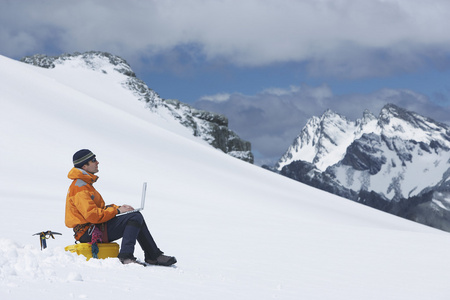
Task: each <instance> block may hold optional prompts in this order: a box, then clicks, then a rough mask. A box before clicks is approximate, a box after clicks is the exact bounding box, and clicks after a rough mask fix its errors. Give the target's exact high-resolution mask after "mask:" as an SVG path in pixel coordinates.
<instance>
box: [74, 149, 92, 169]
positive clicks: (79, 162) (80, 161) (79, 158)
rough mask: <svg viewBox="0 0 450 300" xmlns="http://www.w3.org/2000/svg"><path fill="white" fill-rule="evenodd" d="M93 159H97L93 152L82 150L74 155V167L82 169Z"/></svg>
mask: <svg viewBox="0 0 450 300" xmlns="http://www.w3.org/2000/svg"><path fill="white" fill-rule="evenodd" d="M93 158H95V154H94V153H92V151H91V150H88V149H81V150H79V151H77V152H75V154H74V155H73V165H74V167H75V168H81V167H82V166H84V165H85V164H87V163H88V162H89V161H91V160H92V159H93Z"/></svg>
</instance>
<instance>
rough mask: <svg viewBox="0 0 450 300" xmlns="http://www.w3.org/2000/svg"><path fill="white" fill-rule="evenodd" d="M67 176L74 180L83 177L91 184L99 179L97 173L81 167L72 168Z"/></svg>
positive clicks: (82, 178)
mask: <svg viewBox="0 0 450 300" xmlns="http://www.w3.org/2000/svg"><path fill="white" fill-rule="evenodd" d="M67 177H69V179H72V180H76V179H81V180H83V181H84V182H86V183H89V184H93V183H94V182H96V181H97V179H98V176H97V175H94V174H91V173H89V172H86V171H85V170H83V169H79V168H72V169H71V170H70V171H69V174H68V175H67Z"/></svg>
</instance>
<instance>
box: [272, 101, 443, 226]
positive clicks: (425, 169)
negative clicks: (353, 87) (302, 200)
mask: <svg viewBox="0 0 450 300" xmlns="http://www.w3.org/2000/svg"><path fill="white" fill-rule="evenodd" d="M273 169H274V170H275V171H277V172H279V173H280V174H282V175H285V176H288V177H290V178H293V179H296V180H298V181H301V182H304V183H306V184H309V185H312V186H315V187H318V188H321V189H323V190H327V191H329V192H332V193H334V194H338V195H340V196H343V197H346V198H348V199H351V200H354V201H358V202H361V203H364V204H367V205H369V206H372V207H374V208H378V209H381V210H384V211H387V212H390V213H394V214H397V215H399V216H403V217H406V218H409V219H412V220H415V221H418V222H421V223H424V224H427V225H430V226H434V227H437V228H441V229H445V230H448V231H450V219H449V218H447V216H450V189H448V185H449V184H448V182H449V180H450V178H449V176H450V127H449V126H448V125H446V124H443V123H439V122H436V121H434V120H432V119H430V118H427V117H424V116H421V115H420V114H417V113H415V112H411V111H408V110H406V109H403V108H401V107H398V106H396V105H393V104H387V105H386V106H384V107H383V109H382V110H381V112H380V114H379V116H378V117H376V116H375V115H373V114H372V113H370V112H369V111H365V112H364V114H363V117H362V118H361V119H358V120H356V121H350V120H348V119H347V118H345V117H344V116H341V115H339V114H337V113H334V112H332V111H330V110H327V111H326V112H325V113H324V114H323V115H322V116H321V117H312V118H311V119H310V120H309V121H308V122H307V124H306V125H305V127H304V128H303V129H302V131H301V133H300V134H299V136H298V137H297V138H296V139H295V140H294V142H293V144H292V145H291V146H290V147H289V148H288V150H287V151H286V153H285V154H284V155H283V156H282V157H281V158H280V160H279V161H278V162H277V164H276V165H275V166H274V167H273ZM443 216H445V217H443Z"/></svg>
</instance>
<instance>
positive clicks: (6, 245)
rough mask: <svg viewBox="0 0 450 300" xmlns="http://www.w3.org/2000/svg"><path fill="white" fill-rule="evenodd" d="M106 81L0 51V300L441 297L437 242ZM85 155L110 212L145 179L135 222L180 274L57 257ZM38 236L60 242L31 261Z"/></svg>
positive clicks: (448, 243)
mask: <svg viewBox="0 0 450 300" xmlns="http://www.w3.org/2000/svg"><path fill="white" fill-rule="evenodd" d="M105 71H106V72H107V74H105V73H103V72H92V70H88V69H84V68H79V67H77V66H74V68H70V67H69V65H67V66H66V67H64V68H58V67H56V68H53V69H45V68H37V67H34V66H31V65H28V64H24V63H20V62H17V61H14V60H11V59H8V58H6V57H4V56H1V55H0V108H1V109H0V132H1V135H0V171H1V172H0V207H1V209H0V220H1V225H2V226H0V299H2V300H3V299H8V300H23V299H47V300H60V299H105V298H107V299H109V300H115V299H129V298H135V299H149V298H150V299H153V298H154V299H161V300H164V299H170V300H172V299H195V300H203V299H205V300H206V299H218V300H220V299H226V300H229V299H237V300H239V299H246V300H247V299H283V300H287V299H292V300H297V299H316V300H322V299H323V300H328V299H334V300H341V299H342V300H343V299H345V300H349V299H354V300H359V299H368V300H375V299H377V300H378V299H384V300H394V299H395V300H397V299H413V300H414V299H417V300H419V299H420V300H422V299H433V300H447V299H448V297H449V295H450V287H449V285H448V274H447V273H448V272H447V270H448V269H449V268H450V260H448V259H446V257H447V252H448V249H449V248H450V239H449V237H448V234H447V233H445V232H442V231H439V230H436V229H433V228H430V227H426V226H423V225H420V224H417V223H414V222H410V221H407V220H404V219H401V218H398V217H395V216H392V215H389V214H386V213H383V212H380V211H377V210H374V209H370V208H368V207H365V206H363V205H360V204H357V203H354V202H352V201H348V200H346V199H343V198H341V197H338V196H335V195H332V194H329V193H325V192H323V191H321V190H319V189H315V188H312V187H309V186H307V185H304V184H301V183H298V182H295V181H293V180H290V179H288V178H285V177H283V176H279V175H278V174H274V173H272V172H268V171H266V170H264V169H262V168H260V167H257V166H254V165H252V164H249V163H246V162H243V161H241V160H238V159H234V158H232V157H230V156H228V155H226V154H224V153H223V152H222V151H217V150H216V149H214V148H213V147H211V146H210V145H209V144H207V143H206V142H204V141H203V140H201V139H199V138H196V137H194V136H193V135H192V132H191V130H189V129H187V128H185V127H184V126H182V125H180V124H179V122H177V121H175V120H174V119H173V118H172V116H171V115H164V114H162V113H161V111H158V112H154V113H153V112H150V113H149V111H148V108H147V107H146V105H145V103H143V102H140V101H135V100H136V98H135V96H134V95H133V94H132V93H131V92H130V91H129V90H127V89H123V87H122V86H121V84H120V83H121V82H122V81H123V76H121V75H120V74H119V73H115V72H111V71H110V70H108V69H107V70H105ZM82 148H89V149H91V150H92V151H94V153H95V154H97V158H98V160H99V162H100V165H99V167H100V172H99V173H98V175H99V176H100V179H99V180H98V181H97V182H96V183H95V186H96V188H97V189H98V191H99V192H100V193H101V194H102V196H103V198H104V199H105V201H106V202H107V203H108V204H109V203H116V204H119V205H120V204H124V203H128V204H131V205H137V204H138V203H139V201H140V192H141V186H142V182H143V181H147V182H148V184H149V186H148V190H147V191H148V193H147V199H148V201H147V203H146V207H145V209H144V210H143V211H142V214H143V215H144V217H145V219H146V222H147V224H148V225H149V227H150V230H151V232H152V234H153V236H154V237H155V240H156V242H157V243H158V246H159V247H160V248H161V249H162V250H163V251H165V252H166V253H167V254H169V255H175V256H176V257H177V259H178V263H177V264H176V267H174V268H164V267H151V268H142V267H140V266H135V265H121V264H120V263H119V262H118V260H117V259H113V258H111V259H106V260H93V259H91V260H89V261H86V260H85V259H84V258H83V257H79V256H77V255H76V254H74V253H69V252H65V251H64V247H65V246H67V245H71V244H73V243H74V240H73V236H72V235H73V232H72V230H70V229H68V228H66V227H65V226H64V207H65V196H66V193H67V188H68V186H69V184H70V180H69V179H68V178H67V173H68V171H69V170H70V168H71V167H72V162H71V160H72V155H73V153H74V152H75V151H76V150H78V149H82ZM46 230H53V231H56V232H60V233H62V235H61V236H55V239H49V240H48V241H47V245H48V248H47V249H45V250H43V251H41V250H40V245H39V238H38V237H37V236H33V234H34V233H37V232H40V231H46ZM118 242H119V244H120V241H118ZM137 248H138V249H139V247H137ZM138 249H137V250H138ZM135 255H136V256H137V257H138V258H140V259H142V258H143V253H142V251H139V250H138V251H136V253H135Z"/></svg>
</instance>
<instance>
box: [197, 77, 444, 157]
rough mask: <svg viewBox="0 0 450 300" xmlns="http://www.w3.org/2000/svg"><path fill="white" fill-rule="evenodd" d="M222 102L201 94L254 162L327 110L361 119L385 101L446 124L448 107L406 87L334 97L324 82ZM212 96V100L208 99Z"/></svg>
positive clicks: (279, 151) (282, 147) (277, 153)
mask: <svg viewBox="0 0 450 300" xmlns="http://www.w3.org/2000/svg"><path fill="white" fill-rule="evenodd" d="M227 98H228V99H227V100H223V101H215V100H214V99H215V97H214V96H207V97H203V98H202V99H201V100H199V101H197V102H196V103H195V106H196V107H198V108H200V109H205V110H208V111H214V112H217V113H222V114H225V115H226V116H227V117H228V118H229V126H230V128H231V129H232V130H234V131H235V132H236V133H238V134H239V136H241V137H242V138H244V139H247V140H249V141H251V143H252V150H253V151H254V152H255V153H256V155H255V156H256V163H257V164H264V163H265V164H273V163H274V162H275V161H276V160H278V159H279V158H280V157H281V155H283V153H284V152H285V151H286V150H287V148H288V147H289V146H290V145H291V143H292V141H293V140H294V139H295V138H296V137H297V136H298V135H299V134H300V132H301V130H302V128H303V126H304V125H305V124H306V122H307V120H308V119H309V118H311V117H312V116H321V115H322V113H323V112H324V111H325V110H327V109H331V110H333V111H335V112H337V113H339V114H341V115H343V116H345V117H347V118H348V119H349V120H356V119H358V118H361V117H362V115H363V112H364V110H365V109H368V110H369V111H371V112H372V113H373V114H375V115H378V114H379V112H380V110H381V108H382V107H383V106H384V105H386V104H387V103H393V104H396V105H398V106H400V107H403V108H406V109H408V110H411V111H415V112H417V113H419V114H422V115H424V116H427V117H431V118H433V119H435V120H436V121H439V122H445V123H447V124H450V117H449V116H450V107H448V106H447V107H440V106H438V105H436V104H434V103H432V102H431V101H430V100H429V99H428V98H427V97H425V96H423V95H421V94H418V93H415V92H412V91H409V90H393V89H382V90H379V91H377V92H374V93H371V94H348V95H334V94H333V92H332V91H331V89H330V88H329V87H328V86H326V85H322V86H317V87H311V86H308V85H301V86H291V87H289V88H288V89H284V90H283V89H280V88H274V89H267V90H265V91H262V92H260V93H258V94H255V95H242V94H231V95H227ZM209 99H212V100H209Z"/></svg>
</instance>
